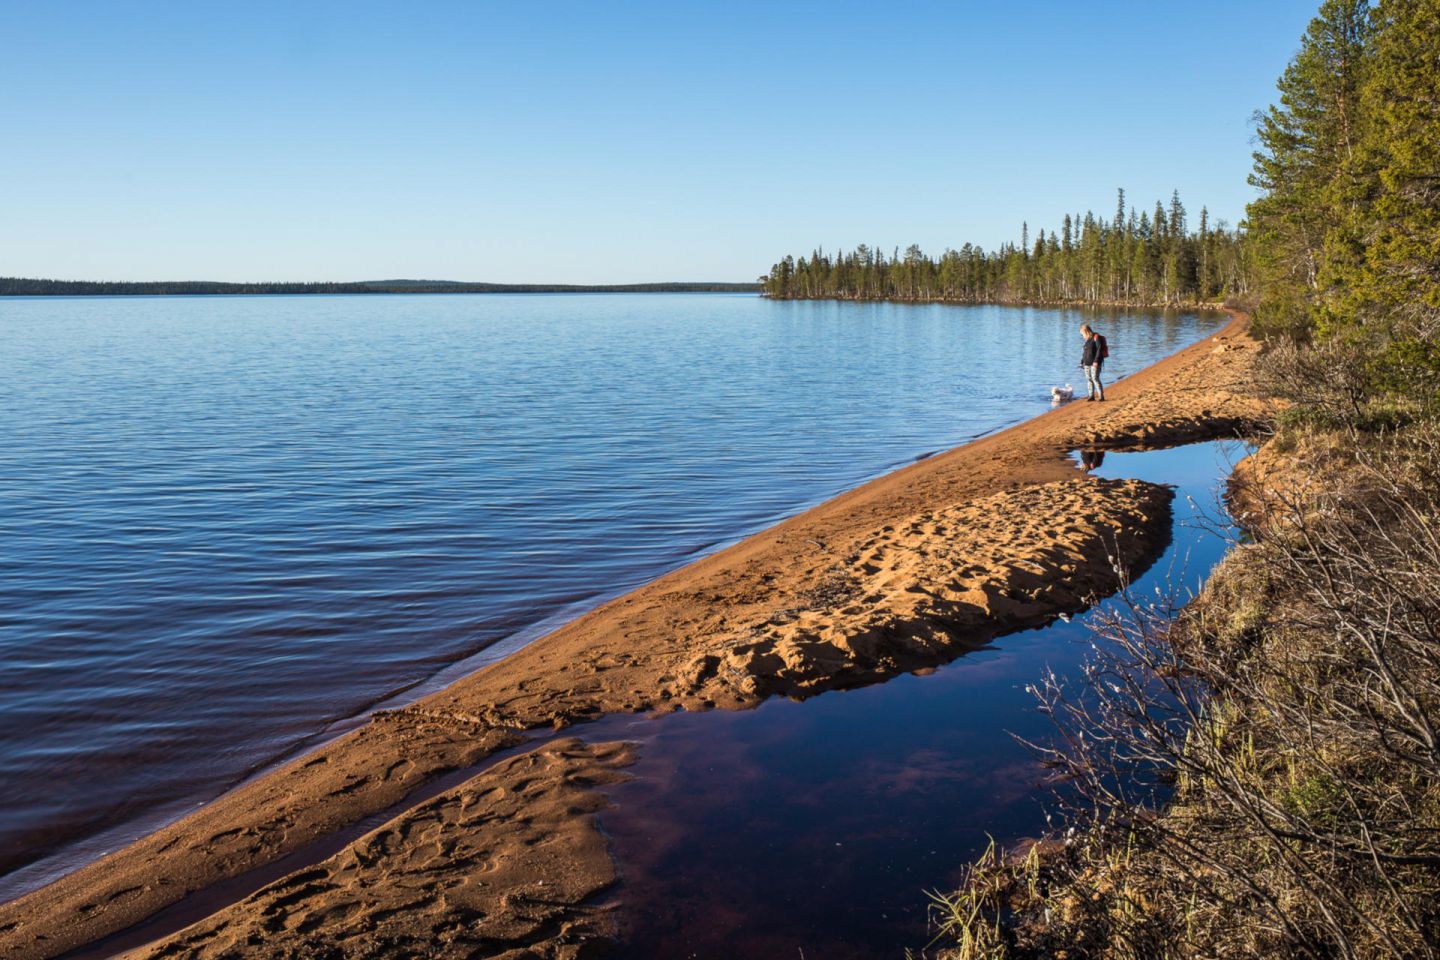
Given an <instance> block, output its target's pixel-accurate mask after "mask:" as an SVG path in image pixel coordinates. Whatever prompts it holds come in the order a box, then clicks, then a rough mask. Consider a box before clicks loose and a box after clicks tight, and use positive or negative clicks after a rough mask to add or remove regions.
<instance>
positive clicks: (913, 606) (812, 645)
mask: <svg viewBox="0 0 1440 960" xmlns="http://www.w3.org/2000/svg"><path fill="white" fill-rule="evenodd" d="M1258 350H1259V347H1258V344H1256V343H1255V342H1254V341H1253V340H1251V339H1250V338H1249V336H1248V333H1247V326H1246V323H1245V321H1244V320H1243V319H1237V320H1236V321H1235V322H1233V323H1232V324H1230V325H1229V326H1228V327H1226V328H1225V330H1223V331H1221V333H1219V334H1217V335H1216V336H1214V337H1211V338H1207V339H1206V340H1202V341H1201V342H1200V343H1198V344H1196V345H1194V346H1192V347H1190V348H1187V349H1186V350H1183V351H1181V352H1179V353H1178V354H1176V355H1174V356H1172V357H1170V358H1168V359H1166V360H1163V361H1161V362H1160V363H1158V364H1155V365H1153V366H1152V367H1150V368H1148V369H1146V370H1144V371H1142V372H1141V373H1139V374H1137V375H1135V376H1133V377H1130V378H1127V379H1126V380H1124V381H1121V382H1119V383H1117V384H1115V385H1113V386H1112V387H1111V388H1110V389H1109V391H1108V392H1109V395H1110V398H1111V399H1110V400H1109V401H1108V402H1106V403H1104V404H1087V403H1083V402H1077V403H1072V404H1069V405H1067V406H1065V407H1061V408H1059V409H1057V410H1054V411H1052V412H1050V413H1047V414H1044V415H1042V416H1040V417H1037V418H1035V419H1033V420H1030V421H1027V422H1026V423H1023V424H1021V425H1019V426H1017V427H1013V428H1010V429H1008V430H1005V431H1002V432H1000V433H996V434H993V435H991V436H988V437H985V438H983V439H981V440H978V441H976V442H974V443H971V444H967V445H966V446H963V447H960V448H957V449H956V450H953V451H950V452H948V453H945V454H942V455H940V456H936V457H932V458H930V459H928V460H925V461H921V462H920V463H917V464H914V465H912V466H910V467H907V468H905V469H903V470H899V471H896V472H895V473H892V474H890V475H888V476H886V477H882V478H880V479H879V480H876V481H873V482H872V483H869V484H866V485H864V486H862V487H859V488H857V489H855V490H852V491H850V492H849V493H846V494H844V495H842V496H840V497H837V498H835V499H833V500H831V501H829V502H827V503H825V504H822V505H820V506H819V507H816V508H814V509H812V510H810V511H807V512H806V513H804V514H801V515H799V516H797V517H795V518H792V519H791V520H788V521H786V522H784V523H781V524H779V525H777V526H775V527H773V528H771V529H769V530H766V531H764V532H762V533H759V534H757V535H755V536H753V537H751V538H749V539H747V540H745V541H743V542H742V543H740V544H737V545H735V546H734V547H731V548H729V549H727V550H724V551H720V552H719V553H716V554H714V555H711V556H709V557H706V558H703V559H701V560H699V561H697V562H695V563H693V564H691V565H689V566H687V567H685V568H683V569H681V570H678V571H676V572H674V573H672V574H669V575H667V576H664V577H661V578H659V579H658V580H656V581H654V582H652V583H651V584H648V585H646V586H644V587H642V588H640V589H638V590H636V591H634V592H632V593H630V594H628V595H626V596H624V597H621V598H619V599H617V600H614V601H612V602H610V603H607V604H605V605H603V606H601V607H599V608H597V609H596V610H594V611H592V612H590V613H588V614H586V615H585V616H582V617H580V618H579V619H577V620H576V621H574V622H572V623H570V624H568V625H566V626H564V627H562V628H560V629H559V630H556V631H554V632H552V633H550V634H548V635H546V636H545V637H542V638H540V639H539V640H536V641H535V642H534V643H532V644H530V645H529V646H527V647H526V648H524V649H522V650H520V651H517V652H516V653H515V654H513V655H511V656H509V657H507V658H506V659H504V660H502V661H500V662H498V663H496V664H494V665H492V666H490V667H487V668H485V669H483V670H481V671H479V672H477V673H476V674H474V675H472V676H470V677H467V678H464V679H463V680H461V681H459V682H457V683H456V684H454V685H452V686H451V687H449V688H447V689H445V690H442V691H439V692H438V693H436V694H433V695H431V696H429V697H426V698H424V699H422V700H420V701H418V702H417V703H415V704H413V705H412V706H410V707H408V708H405V709H403V710H398V711H389V712H385V713H380V714H377V715H376V716H375V717H374V718H372V720H371V721H370V722H369V723H367V724H365V725H364V726H362V727H361V728H359V729H358V730H356V731H354V732H352V733H350V734H348V735H346V736H344V737H342V738H340V739H337V740H335V741H333V742H331V743H328V744H325V745H323V746H322V747H320V748H318V749H317V750H315V751H313V752H312V753H310V754H309V755H307V756H305V757H302V758H299V759H297V760H295V761H293V762H291V763H290V764H287V765H286V766H284V767H281V768H280V769H278V770H276V771H274V772H272V773H270V774H268V775H266V776H263V777H260V778H258V779H257V780H255V781H253V782H251V783H249V784H247V785H245V786H243V787H241V788H239V789H237V790H236V791H233V792H232V793H230V794H228V795H226V796H225V797H222V798H221V799H219V800H218V801H216V802H215V803H213V804H211V805H209V806H207V807H205V808H202V809H201V810H200V811H198V812H197V813H195V814H192V815H190V816H189V817H186V818H184V819H182V820H180V821H178V822H176V823H174V824H171V825H169V826H167V827H165V828H163V829H161V830H159V831H157V832H156V833H154V834H152V835H151V836H149V837H147V838H145V839H143V840H141V841H139V842H137V843H136V844H133V845H131V846H129V847H126V848H124V849H122V850H119V851H117V852H115V853H114V854H111V855H109V856H107V857H106V858H104V859H102V860H100V861H98V862H97V863H94V864H91V865H89V866H87V867H84V868H82V869H80V870H78V871H76V872H74V873H72V874H70V875H68V876H66V877H64V878H62V879H61V880H59V881H57V882H56V883H54V884H51V885H50V886H48V887H45V888H43V889H41V890H38V891H36V892H34V893H32V894H29V895H27V896H25V897H22V898H20V899H18V900H16V901H13V902H11V903H9V904H4V905H0V958H48V957H53V956H56V955H58V954H60V953H63V952H65V951H66V950H69V949H72V948H75V947H77V946H80V945H83V944H86V943H91V942H94V941H95V940H98V939H100V938H103V937H105V936H108V935H111V934H113V933H115V932H116V931H119V930H122V929H124V928H126V927H129V926H131V925H132V924H134V923H136V922H137V921H139V920H142V919H144V918H145V917H147V916H150V915H151V914H153V913H155V912H156V911H157V910H160V909H162V908H164V907H165V906H167V905H168V904H171V903H174V902H176V901H177V900H180V899H181V898H183V897H184V896H186V895H187V894H188V893H190V892H192V891H196V890H203V889H205V888H206V887H208V886H210V885H212V884H214V883H216V882H217V881H221V880H224V879H226V878H229V877H234V876H237V875H239V874H242V873H244V872H245V871H248V870H252V869H255V868H256V867H259V866H262V865H264V864H266V863H271V862H273V861H275V860H277V859H279V858H281V857H284V856H286V855H289V854H292V853H294V852H295V851H296V850H298V849H302V848H303V847H304V846H305V845H306V844H307V843H310V842H311V841H313V840H314V839H315V838H316V837H317V836H323V835H324V834H325V833H326V832H327V831H333V830H335V829H337V828H339V827H342V826H344V825H346V824H350V823H355V822H357V821H359V820H361V819H362V818H366V817H370V816H373V815H375V814H377V813H378V812H380V811H383V810H386V809H387V808H389V807H391V806H392V805H394V804H395V803H397V801H398V800H399V799H400V798H401V797H403V796H404V795H405V794H406V793H407V792H408V791H410V790H413V789H414V788H415V787H417V786H418V785H420V784H421V783H424V782H426V781H428V780H431V779H433V778H434V777H435V776H437V775H438V774H439V773H441V772H443V771H446V770H453V769H457V768H460V767H466V766H470V765H473V764H475V763H477V762H479V761H480V760H481V759H483V757H485V756H487V755H489V754H491V753H493V752H495V751H496V750H499V749H503V748H505V747H507V746H510V745H512V744H513V743H514V742H515V740H516V737H515V734H514V732H513V731H515V730H517V729H526V728H537V727H547V726H549V727H564V726H566V725H568V724H572V723H575V722H577V721H581V720H585V719H588V718H593V717H598V716H601V715H603V714H606V713H613V712H618V711H636V710H647V709H648V710H655V711H663V710H671V709H679V708H682V707H683V708H685V709H706V708H710V707H716V706H719V707H731V708H737V707H746V706H751V705H754V704H756V703H758V702H760V701H762V700H763V699H764V698H765V697H767V696H771V695H776V694H780V695H790V696H807V695H810V694H813V693H816V692H819V691H822V690H825V689H832V688H836V687H843V686H851V685H855V684H858V683H866V682H874V681H876V680H880V679H883V678H884V677H886V676H890V675H893V674H894V673H896V672H900V671H903V670H907V669H913V668H915V667H916V666H919V665H925V664H932V663H936V662H941V661H943V660H946V659H950V658H953V657H954V656H957V655H959V654H961V653H963V652H965V651H966V650H968V649H973V647H974V646H976V645H978V644H981V643H984V642H986V641H987V640H989V639H990V638H992V637H993V636H994V635H995V634H996V633H997V632H1001V631H1004V630H1008V629H1015V628H1017V627H1020V626H1025V625H1039V624H1041V623H1043V622H1046V621H1047V620H1048V619H1050V618H1053V617H1054V616H1057V615H1059V614H1060V613H1065V612H1071V611H1073V610H1076V609H1079V608H1080V607H1081V606H1083V605H1084V604H1085V602H1086V601H1087V600H1088V599H1089V598H1090V597H1091V596H1094V595H1099V594H1102V593H1105V592H1108V590H1110V589H1113V587H1114V584H1115V576H1116V574H1115V570H1114V564H1113V563H1112V558H1113V559H1115V560H1118V561H1120V563H1121V564H1122V565H1123V566H1129V567H1132V568H1133V567H1136V566H1139V565H1143V564H1144V563H1146V562H1147V560H1146V558H1147V557H1149V556H1153V555H1154V554H1156V553H1158V551H1159V549H1160V548H1161V547H1163V545H1164V544H1163V539H1164V538H1165V537H1167V536H1168V498H1169V493H1168V491H1166V490H1164V489H1163V488H1159V487H1155V486H1153V485H1146V484H1138V483H1134V482H1128V481H1127V482H1115V481H1102V480H1099V479H1097V478H1094V477H1089V476H1086V475H1084V474H1083V473H1082V472H1080V471H1079V470H1078V469H1077V467H1076V466H1075V464H1074V463H1073V461H1071V460H1070V459H1068V458H1067V456H1066V451H1067V450H1069V449H1073V448H1075V447H1083V446H1091V445H1095V446H1106V447H1125V446H1132V447H1133V446H1141V445H1160V444H1164V443H1169V442H1178V441H1183V440H1192V439H1201V438H1204V437H1215V436H1228V435H1233V434H1234V433H1235V432H1237V431H1240V430H1245V429H1250V428H1253V427H1254V426H1255V425H1257V424H1260V423H1263V422H1265V421H1266V419H1267V418H1268V417H1269V415H1270V413H1271V411H1270V410H1269V409H1268V408H1267V407H1266V405H1265V404H1264V403H1262V402H1261V401H1260V400H1259V399H1257V398H1256V396H1255V395H1254V392H1253V390H1252V389H1251V386H1250V380H1251V369H1252V365H1253V361H1254V358H1255V355H1256V353H1257V352H1258ZM482 826H483V825H481V824H473V825H472V827H473V828H474V829H477V830H478V829H482Z"/></svg>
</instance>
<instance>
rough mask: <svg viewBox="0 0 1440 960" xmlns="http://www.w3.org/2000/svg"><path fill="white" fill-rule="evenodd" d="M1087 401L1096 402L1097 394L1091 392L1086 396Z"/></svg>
mask: <svg viewBox="0 0 1440 960" xmlns="http://www.w3.org/2000/svg"><path fill="white" fill-rule="evenodd" d="M1085 402H1086V403H1094V402H1095V394H1093V393H1092V394H1090V396H1088V397H1086V398H1085Z"/></svg>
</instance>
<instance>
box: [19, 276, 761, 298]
mask: <svg viewBox="0 0 1440 960" xmlns="http://www.w3.org/2000/svg"><path fill="white" fill-rule="evenodd" d="M759 289H760V285H759V284H757V283H623V284H612V285H609V286H589V285H583V284H565V283H461V282H458V281H453V280H363V281H359V282H356V283H219V282H215V281H210V280H154V281H144V282H139V283H127V282H118V281H117V282H113V283H112V282H107V281H103V280H29V279H25V278H22V277H0V296H4V297H45V296H59V297H116V296H122V297H123V296H132V297H155V296H167V295H186V294H188V295H191V296H194V295H197V294H203V295H219V294H252V295H253V294H299V293H755V292H757V291H758V290H759Z"/></svg>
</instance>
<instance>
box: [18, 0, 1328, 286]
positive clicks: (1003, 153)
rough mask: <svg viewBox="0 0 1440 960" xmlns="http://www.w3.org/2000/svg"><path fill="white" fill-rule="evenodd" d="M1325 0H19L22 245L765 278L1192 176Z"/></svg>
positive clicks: (148, 261) (269, 261)
mask: <svg viewBox="0 0 1440 960" xmlns="http://www.w3.org/2000/svg"><path fill="white" fill-rule="evenodd" d="M1317 6H1318V0H1258V2H1257V0H1210V2H1207V3H1203V4H1200V3H1191V2H1181V0H1143V2H1141V0H1133V2H1132V0H1125V2H1106V0H1093V2H1074V0H1067V2H1059V0H1055V2H1051V0H1011V2H1004V0H999V2H996V0H991V2H984V3H982V2H971V0H950V2H934V3H930V2H924V3H880V2H875V0H867V2H864V3H851V2H846V0H827V2H823V3H808V2H764V3H749V2H729V3H724V4H718V3H716V4H698V3H684V2H679V0H670V2H655V3H639V2H637V3H627V2H615V3H606V2H599V0H589V2H574V3H571V2H563V0H561V2H549V3H528V2H523V0H522V2H516V0H507V2H503V3H500V2H482V0H469V2H440V0H434V2H398V0H397V2H390V3H369V2H363V0H344V2H333V3H329V2H321V0H287V2H279V3H269V2H257V0H238V2H229V3H220V2H214V3H212V2H208V0H205V2H197V0H185V2H143V0H135V2H125V3H120V2H109V0H107V2H93V3H84V2H72V0H0V131H3V133H0V190H3V202H0V275H4V276H31V277H54V278H63V279H108V280H149V279H210V280H359V279H381V278H396V277H409V278H443V279H457V280H489V281H505V282H527V281H534V282H545V281H549V282H576V283H610V282H617V283H621V282H632V281H644V280H752V279H754V278H755V277H756V276H757V275H758V274H760V273H761V272H763V271H764V270H766V269H768V267H769V265H770V264H771V262H773V261H774V260H775V259H777V258H778V257H779V256H781V255H783V254H784V253H787V252H793V253H801V252H805V251H808V250H810V249H811V248H812V247H814V246H816V245H824V246H825V247H826V248H827V249H833V248H835V247H838V246H844V247H847V248H848V247H851V246H853V245H855V244H857V243H862V242H863V243H869V244H871V245H879V246H882V247H885V248H887V249H888V248H890V247H893V246H900V247H904V246H906V245H908V244H910V243H919V244H920V245H921V246H922V247H923V248H925V250H926V251H927V252H932V253H938V252H939V251H941V250H942V249H944V248H945V247H946V246H956V247H958V246H959V245H960V244H962V243H964V242H965V241H967V240H968V241H972V242H978V243H982V244H984V245H985V246H987V247H993V246H995V245H997V244H999V243H1001V242H1002V241H1005V240H1018V239H1019V233H1020V224H1021V222H1022V221H1025V220H1028V221H1029V223H1030V227H1031V233H1032V236H1033V234H1034V232H1035V231H1036V230H1037V229H1038V228H1041V227H1044V228H1047V229H1049V228H1051V227H1054V226H1057V225H1058V223H1059V220H1060V218H1061V216H1063V214H1064V213H1065V212H1066V211H1067V210H1068V211H1081V210H1084V209H1087V208H1093V209H1094V210H1095V211H1096V212H1097V213H1099V214H1102V215H1104V216H1107V217H1108V216H1110V215H1111V213H1112V211H1113V210H1114V207H1115V188H1116V187H1118V186H1124V187H1125V188H1126V190H1127V192H1128V193H1129V195H1130V197H1131V198H1132V199H1133V200H1136V201H1138V202H1140V203H1143V204H1145V205H1146V206H1153V205H1154V201H1155V200H1156V199H1157V198H1167V199H1168V197H1169V195H1170V191H1171V190H1172V189H1177V188H1178V189H1179V190H1180V193H1181V197H1182V199H1183V200H1184V201H1185V202H1186V205H1187V206H1188V207H1189V208H1190V211H1191V214H1192V217H1193V216H1197V215H1198V213H1199V210H1200V207H1201V206H1202V205H1208V206H1209V208H1210V210H1211V214H1212V216H1214V217H1217V218H1223V219H1226V220H1229V221H1230V222H1232V223H1233V222H1234V221H1236V220H1238V219H1239V218H1240V217H1241V216H1242V213H1243V208H1244V204H1245V202H1246V201H1247V200H1248V199H1249V198H1250V196H1251V195H1252V190H1251V188H1250V187H1248V186H1247V185H1246V183H1245V176H1246V173H1247V172H1248V170H1249V165H1250V150H1251V144H1250V137H1251V129H1250V123H1249V117H1250V114H1251V113H1252V111H1254V110H1255V109H1256V108H1259V107H1262V106H1264V105H1265V104H1266V103H1268V102H1269V101H1270V100H1271V99H1272V97H1273V93H1274V81H1275V78H1276V76H1277V75H1278V74H1279V72H1280V71H1281V70H1282V69H1283V67H1284V65H1285V62H1286V60H1287V59H1288V58H1289V57H1290V55H1291V54H1292V53H1293V52H1294V51H1295V49H1296V47H1297V45H1298V40H1299V37H1300V34H1301V32H1302V31H1303V29H1304V27H1305V24H1306V23H1307V22H1308V20H1309V19H1310V17H1311V16H1312V15H1313V13H1314V10H1315V8H1316V7H1317Z"/></svg>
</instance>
